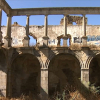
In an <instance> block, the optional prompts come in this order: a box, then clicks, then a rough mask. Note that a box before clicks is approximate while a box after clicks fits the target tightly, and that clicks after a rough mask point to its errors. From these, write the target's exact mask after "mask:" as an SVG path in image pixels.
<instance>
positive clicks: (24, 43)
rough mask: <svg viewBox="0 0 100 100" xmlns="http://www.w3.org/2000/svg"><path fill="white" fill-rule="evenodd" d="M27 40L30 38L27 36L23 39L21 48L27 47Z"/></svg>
mask: <svg viewBox="0 0 100 100" xmlns="http://www.w3.org/2000/svg"><path fill="white" fill-rule="evenodd" d="M29 40H30V38H29V37H28V36H26V37H24V39H23V40H22V41H23V47H29Z"/></svg>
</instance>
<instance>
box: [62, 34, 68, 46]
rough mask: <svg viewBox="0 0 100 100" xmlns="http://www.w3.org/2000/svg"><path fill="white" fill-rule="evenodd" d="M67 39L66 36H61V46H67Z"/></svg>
mask: <svg viewBox="0 0 100 100" xmlns="http://www.w3.org/2000/svg"><path fill="white" fill-rule="evenodd" d="M67 39H68V37H67V36H64V37H63V46H66V47H67Z"/></svg>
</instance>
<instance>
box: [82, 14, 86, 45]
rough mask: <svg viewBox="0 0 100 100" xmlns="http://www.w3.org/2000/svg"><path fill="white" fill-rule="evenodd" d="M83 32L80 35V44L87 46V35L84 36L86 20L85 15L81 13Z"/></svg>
mask: <svg viewBox="0 0 100 100" xmlns="http://www.w3.org/2000/svg"><path fill="white" fill-rule="evenodd" d="M83 34H84V36H83V37H82V44H83V46H87V36H86V22H85V15H84V14H83Z"/></svg>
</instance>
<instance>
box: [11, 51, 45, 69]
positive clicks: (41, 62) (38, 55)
mask: <svg viewBox="0 0 100 100" xmlns="http://www.w3.org/2000/svg"><path fill="white" fill-rule="evenodd" d="M22 54H31V55H33V56H35V57H36V58H37V59H38V61H39V63H40V66H41V68H42V66H44V64H43V61H42V59H41V57H40V54H39V52H37V51H34V54H33V53H23V52H22V51H20V50H19V51H17V52H16V51H15V54H14V55H12V56H13V57H12V59H11V62H10V65H11V64H12V62H13V61H14V59H15V58H16V57H18V56H19V55H22Z"/></svg>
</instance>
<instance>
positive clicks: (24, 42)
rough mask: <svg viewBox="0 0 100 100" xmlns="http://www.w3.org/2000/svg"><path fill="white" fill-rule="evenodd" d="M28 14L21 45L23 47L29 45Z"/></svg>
mask: <svg viewBox="0 0 100 100" xmlns="http://www.w3.org/2000/svg"><path fill="white" fill-rule="evenodd" d="M28 35H29V16H27V20H26V36H25V37H24V39H23V46H24V47H29V40H30V38H29V36H28Z"/></svg>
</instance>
